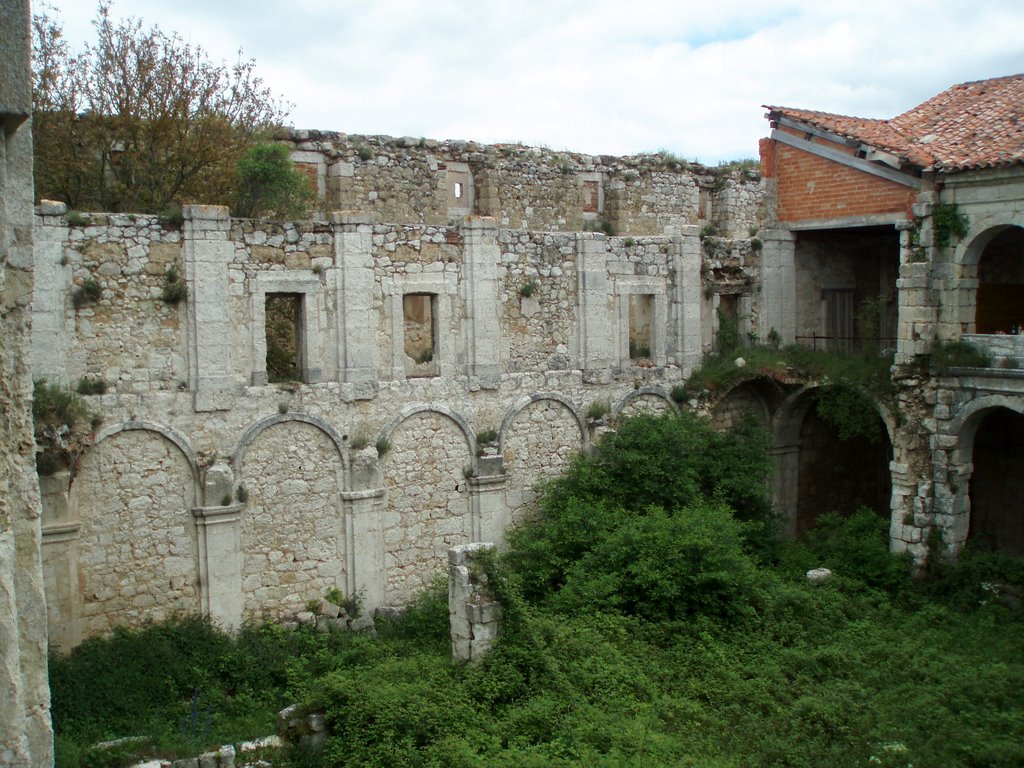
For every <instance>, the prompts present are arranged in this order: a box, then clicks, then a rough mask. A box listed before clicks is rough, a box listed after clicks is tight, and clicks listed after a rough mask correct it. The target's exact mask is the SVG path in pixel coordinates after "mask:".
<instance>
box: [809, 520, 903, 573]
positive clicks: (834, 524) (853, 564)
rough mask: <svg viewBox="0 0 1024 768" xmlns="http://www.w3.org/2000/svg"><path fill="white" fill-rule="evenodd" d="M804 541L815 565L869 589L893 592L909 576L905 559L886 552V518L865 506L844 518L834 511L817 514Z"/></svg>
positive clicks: (887, 550)
mask: <svg viewBox="0 0 1024 768" xmlns="http://www.w3.org/2000/svg"><path fill="white" fill-rule="evenodd" d="M807 542H808V545H809V548H810V550H811V552H812V553H813V554H814V555H816V556H817V557H818V558H819V560H820V562H818V563H817V565H824V566H825V567H826V568H829V569H830V570H832V571H834V572H835V573H836V574H838V575H840V576H842V577H845V578H850V579H855V580H857V581H860V582H863V583H864V584H866V585H868V586H871V587H879V588H885V589H893V588H896V587H899V586H901V585H903V584H904V583H905V582H906V580H907V577H908V575H909V571H910V559H909V556H900V557H896V556H894V555H892V554H891V553H890V552H889V521H888V519H887V518H884V517H881V516H880V515H879V514H878V513H877V512H875V511H874V510H873V509H869V508H868V507H861V508H860V509H858V510H857V511H856V512H854V513H853V514H852V515H850V516H849V517H847V518H843V517H842V516H840V515H839V514H838V513H836V512H827V513H825V514H823V515H819V516H818V518H817V520H816V521H815V525H814V528H812V529H811V531H810V532H809V534H808V537H807Z"/></svg>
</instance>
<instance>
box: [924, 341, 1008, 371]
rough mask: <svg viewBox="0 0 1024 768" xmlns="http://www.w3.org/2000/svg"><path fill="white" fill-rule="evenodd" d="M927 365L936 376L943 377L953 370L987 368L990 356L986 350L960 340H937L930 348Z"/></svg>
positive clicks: (990, 363)
mask: <svg viewBox="0 0 1024 768" xmlns="http://www.w3.org/2000/svg"><path fill="white" fill-rule="evenodd" d="M928 363H929V366H930V367H931V369H932V371H934V372H935V374H936V375H939V376H945V375H947V374H948V373H949V372H950V370H951V369H953V368H989V367H991V365H992V355H990V354H989V352H988V350H985V349H980V348H978V347H976V346H974V345H973V344H971V343H970V342H967V341H961V340H960V339H956V340H954V341H942V340H939V341H936V342H935V346H934V347H932V352H931V354H930V355H929V356H928Z"/></svg>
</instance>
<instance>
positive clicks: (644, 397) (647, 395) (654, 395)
mask: <svg viewBox="0 0 1024 768" xmlns="http://www.w3.org/2000/svg"><path fill="white" fill-rule="evenodd" d="M675 410H676V404H675V403H673V402H672V398H670V397H669V396H668V394H667V393H666V392H665V391H664V390H663V389H661V388H660V387H639V388H638V389H634V390H633V391H632V392H627V393H626V394H625V395H624V396H623V397H622V399H621V400H619V402H617V403H616V404H615V405H613V406H612V415H613V416H615V417H616V418H618V417H626V418H628V417H630V416H635V415H636V414H638V413H654V414H661V413H670V412H672V411H675Z"/></svg>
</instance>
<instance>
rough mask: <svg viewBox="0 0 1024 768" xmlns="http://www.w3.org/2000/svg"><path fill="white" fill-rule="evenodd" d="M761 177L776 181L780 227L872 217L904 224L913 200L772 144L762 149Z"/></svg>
mask: <svg viewBox="0 0 1024 768" xmlns="http://www.w3.org/2000/svg"><path fill="white" fill-rule="evenodd" d="M769 145H770V146H769ZM761 172H762V174H763V175H765V176H766V177H768V178H771V177H774V178H776V179H777V180H778V203H779V205H778V216H779V221H805V220H808V219H839V218H845V217H848V216H864V215H868V214H873V213H903V214H905V215H906V217H907V218H908V219H909V218H912V214H911V209H910V207H911V205H913V203H914V200H915V199H916V197H917V192H916V191H915V190H914V189H912V188H910V187H905V186H903V185H902V184H897V183H896V182H893V181H888V180H886V179H883V178H880V177H878V176H874V175H872V174H870V173H864V172H863V171H858V170H857V169H855V168H850V167H848V166H845V165H840V164H839V163H836V162H833V161H831V160H826V159H825V158H823V157H818V156H817V155H812V154H810V153H808V152H804V151H803V150H800V149H797V148H795V147H791V146H789V145H788V144H781V143H779V142H776V141H771V140H768V141H766V142H764V143H763V144H762V146H761Z"/></svg>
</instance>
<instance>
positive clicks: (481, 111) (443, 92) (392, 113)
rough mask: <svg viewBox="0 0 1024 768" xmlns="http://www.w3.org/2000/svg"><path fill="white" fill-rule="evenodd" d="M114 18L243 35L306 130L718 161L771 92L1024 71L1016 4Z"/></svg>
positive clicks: (324, 3) (862, 109) (887, 105)
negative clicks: (664, 152) (661, 153)
mask: <svg viewBox="0 0 1024 768" xmlns="http://www.w3.org/2000/svg"><path fill="white" fill-rule="evenodd" d="M54 5H56V6H57V8H58V9H59V14H58V15H59V16H60V17H61V18H62V19H63V20H64V22H65V28H66V31H67V33H68V37H69V39H71V40H72V41H76V40H82V39H85V38H86V37H87V36H89V35H90V28H89V25H88V20H89V18H91V16H92V15H93V10H92V9H90V8H88V7H87V6H86V7H83V5H82V0H54ZM751 6H753V7H751ZM940 11H941V12H940ZM113 12H114V14H115V15H133V16H137V17H139V18H142V19H143V20H144V21H145V22H146V23H147V24H153V23H155V24H158V25H159V26H160V27H161V28H162V29H164V30H165V31H172V30H174V31H178V32H180V33H181V34H182V36H183V37H184V38H185V39H187V40H189V41H190V42H193V43H196V44H199V45H202V46H203V47H204V48H206V49H207V51H208V52H209V53H210V54H211V56H212V57H213V58H216V59H227V60H231V59H232V58H234V56H235V53H236V51H237V49H238V48H239V47H241V48H244V50H245V54H246V55H247V56H251V57H253V58H255V59H256V62H257V71H258V73H259V74H260V75H261V76H262V77H263V78H264V80H265V81H267V83H268V84H269V85H270V86H271V88H272V89H273V90H274V92H275V93H280V94H282V95H283V96H284V97H285V99H286V100H287V101H289V102H292V103H294V104H295V108H294V109H293V110H292V115H291V119H292V121H293V122H294V123H295V124H296V125H297V126H299V127H309V128H321V129H331V130H338V131H343V132H347V133H388V134H392V135H411V136H429V137H432V138H442V139H443V138H462V139H476V140H479V141H486V142H495V141H508V140H520V141H526V142H528V143H543V144H545V145H548V146H552V147H556V148H572V149H579V150H582V151H587V152H593V153H612V154H621V153H626V152H636V151H644V150H654V149H659V148H665V149H669V150H672V151H675V152H677V153H679V154H681V155H683V156H686V157H690V158H699V159H701V160H704V161H706V162H714V161H717V160H721V159H727V158H736V157H751V156H755V155H756V154H757V140H758V138H759V137H760V136H763V135H764V134H765V133H766V131H767V125H766V123H765V121H764V119H763V110H762V109H761V105H762V104H782V105H787V106H801V107H807V108H812V109H822V110H827V111H832V112H840V113H844V114H856V115H861V116H866V117H891V116H894V115H896V114H898V113H899V112H902V111H904V110H905V109H908V108H910V107H911V106H913V105H915V104H917V103H919V102H921V101H923V100H925V99H926V98H928V97H930V96H932V95H934V94H935V93H937V92H939V91H941V90H942V89H944V88H946V87H948V86H949V85H951V84H953V83H957V82H963V81H966V80H975V79H981V78H985V77H993V76H998V75H1003V74H1013V73H1015V72H1019V71H1024V57H1022V56H1021V47H1020V42H1019V33H1020V30H1021V29H1022V28H1024V7H1021V6H1020V5H1019V3H1017V2H1015V1H1010V0H1006V1H1004V0H978V2H973V3H967V2H960V1H959V0H953V1H951V2H948V3H945V4H943V6H942V8H941V9H939V8H938V7H937V6H936V5H935V3H934V2H924V1H923V0H910V1H909V2H899V3H893V2H882V1H881V0H864V1H863V2H860V3H856V4H851V3H849V2H836V1H834V0H817V1H816V2H804V1H801V2H797V1H796V0H779V1H778V2H775V3H772V4H762V3H757V4H753V3H749V2H747V1H746V0H719V1H718V2H714V3H702V4H699V5H696V4H692V3H679V2H669V1H668V0H664V1H660V2H659V1H641V2H634V3H633V4H632V5H630V6H629V7H628V8H627V7H625V6H623V5H622V4H621V3H619V2H612V1H611V0H590V1H589V2H588V1H587V0H520V2H518V3H501V4H493V3H486V2H480V1H479V0H475V1H474V0H435V2H432V3H429V4H428V3H422V2H418V1H417V0H377V2H374V3H365V2H360V3H356V2H353V0H343V1H342V2H338V1H337V0H293V2H292V3H290V4H289V7H287V8H285V9H282V7H281V5H280V4H279V3H276V2H275V3H271V2H268V0H251V1H250V2H245V3H242V2H238V1H237V0H224V1H223V2H218V3H208V2H207V0H132V1H131V2H129V1H128V0H119V2H117V3H116V4H115V6H114V9H113Z"/></svg>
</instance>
